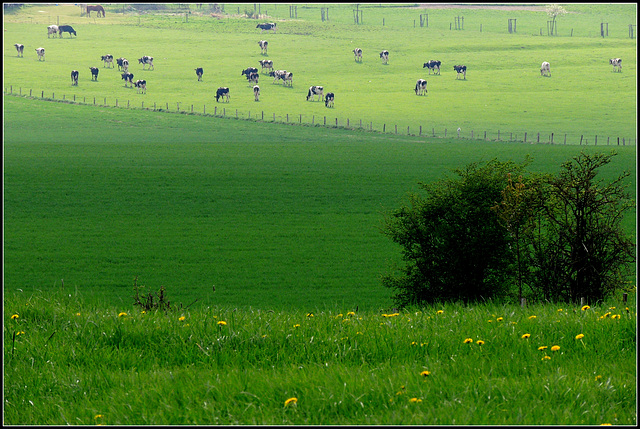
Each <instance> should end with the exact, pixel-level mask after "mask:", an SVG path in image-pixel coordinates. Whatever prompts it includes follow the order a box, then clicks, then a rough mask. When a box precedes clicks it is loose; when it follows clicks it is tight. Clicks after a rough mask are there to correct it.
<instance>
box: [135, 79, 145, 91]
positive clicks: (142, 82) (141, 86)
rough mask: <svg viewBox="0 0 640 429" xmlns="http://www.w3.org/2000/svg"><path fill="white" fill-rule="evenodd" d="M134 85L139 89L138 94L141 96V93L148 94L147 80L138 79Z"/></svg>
mask: <svg viewBox="0 0 640 429" xmlns="http://www.w3.org/2000/svg"><path fill="white" fill-rule="evenodd" d="M133 85H134V86H135V87H136V88H137V89H138V91H137V92H138V94H140V93H141V92H142V93H143V94H146V93H147V81H146V80H142V79H138V80H136V81H135V82H134V83H133Z"/></svg>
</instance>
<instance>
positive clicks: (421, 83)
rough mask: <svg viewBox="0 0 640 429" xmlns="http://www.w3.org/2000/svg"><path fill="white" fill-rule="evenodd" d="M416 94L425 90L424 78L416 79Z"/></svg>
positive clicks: (423, 93) (423, 92) (425, 82)
mask: <svg viewBox="0 0 640 429" xmlns="http://www.w3.org/2000/svg"><path fill="white" fill-rule="evenodd" d="M415 91H416V95H425V94H426V93H427V92H428V91H427V81H426V80H424V79H418V81H417V82H416V88H415Z"/></svg>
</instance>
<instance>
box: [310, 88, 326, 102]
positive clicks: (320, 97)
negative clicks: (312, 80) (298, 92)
mask: <svg viewBox="0 0 640 429" xmlns="http://www.w3.org/2000/svg"><path fill="white" fill-rule="evenodd" d="M316 95H317V96H318V101H322V100H324V87H322V86H310V87H309V92H308V93H307V101H309V99H311V101H313V100H314V99H315V97H316Z"/></svg>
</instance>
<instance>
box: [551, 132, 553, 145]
mask: <svg viewBox="0 0 640 429" xmlns="http://www.w3.org/2000/svg"><path fill="white" fill-rule="evenodd" d="M551 144H553V133H551Z"/></svg>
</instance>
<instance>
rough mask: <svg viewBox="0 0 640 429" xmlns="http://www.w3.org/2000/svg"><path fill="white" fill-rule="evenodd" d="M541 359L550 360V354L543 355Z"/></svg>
mask: <svg viewBox="0 0 640 429" xmlns="http://www.w3.org/2000/svg"><path fill="white" fill-rule="evenodd" d="M542 360H551V356H545V357H543V358H542Z"/></svg>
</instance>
